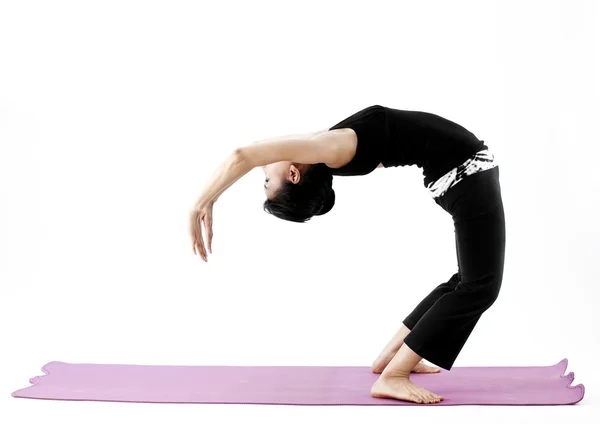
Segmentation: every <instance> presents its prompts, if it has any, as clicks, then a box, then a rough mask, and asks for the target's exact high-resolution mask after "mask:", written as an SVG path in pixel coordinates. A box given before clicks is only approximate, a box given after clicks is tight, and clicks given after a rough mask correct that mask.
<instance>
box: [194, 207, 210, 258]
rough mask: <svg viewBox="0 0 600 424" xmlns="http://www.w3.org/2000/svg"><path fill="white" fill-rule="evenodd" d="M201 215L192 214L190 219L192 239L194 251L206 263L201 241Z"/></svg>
mask: <svg viewBox="0 0 600 424" xmlns="http://www.w3.org/2000/svg"><path fill="white" fill-rule="evenodd" d="M201 220H202V215H201V214H200V213H198V212H196V213H194V215H193V217H192V233H193V234H192V238H193V244H194V249H195V251H197V252H198V254H199V255H200V257H201V258H202V259H203V260H204V262H207V259H206V250H205V249H204V241H203V240H202V223H201V222H200V221H201Z"/></svg>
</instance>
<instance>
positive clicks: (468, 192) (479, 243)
mask: <svg viewBox="0 0 600 424" xmlns="http://www.w3.org/2000/svg"><path fill="white" fill-rule="evenodd" d="M499 172H500V171H499V168H498V166H496V167H494V168H491V169H488V170H485V171H481V172H478V173H476V174H473V175H469V176H467V177H466V178H465V179H463V180H462V181H461V182H459V183H458V184H456V185H455V186H453V187H451V188H450V189H449V190H448V191H447V192H446V193H445V194H444V195H442V196H441V197H438V198H435V199H434V200H435V202H436V203H437V204H438V205H439V206H441V207H442V208H443V209H444V210H445V211H446V212H448V213H449V214H450V215H451V216H452V219H453V221H454V233H455V239H456V256H457V260H458V272H456V273H455V274H454V275H452V277H450V279H449V280H448V281H447V282H445V283H443V284H440V285H439V286H437V287H436V288H435V289H434V290H433V291H432V292H431V293H430V294H429V295H428V296H427V297H426V298H425V299H423V300H422V301H421V302H420V303H419V304H418V305H417V307H416V308H415V309H414V310H413V311H412V312H411V313H410V315H408V316H407V317H406V318H405V319H404V321H403V323H404V325H405V326H406V327H408V328H409V329H410V330H411V332H410V333H409V334H408V336H406V338H405V339H404V342H405V343H406V344H407V345H408V347H410V348H411V349H412V350H413V351H415V353H417V354H418V355H419V356H421V357H423V358H425V359H427V360H428V361H430V362H432V363H434V364H436V365H438V366H439V367H441V368H444V369H446V370H449V369H450V368H452V365H453V364H454V361H455V360H456V357H457V356H458V354H459V353H460V351H461V349H462V348H463V346H464V344H465V343H466V341H467V339H468V337H469V335H470V334H471V332H472V331H473V328H474V327H475V325H476V324H477V321H478V320H479V318H480V317H481V314H483V312H484V311H486V310H487V309H488V308H489V307H490V306H491V305H492V304H493V303H494V301H495V300H496V298H497V297H498V293H499V291H500V286H501V284H502V275H503V272H504V250H505V242H506V238H505V234H506V232H505V223H504V206H503V204H502V196H501V192H500V182H499Z"/></svg>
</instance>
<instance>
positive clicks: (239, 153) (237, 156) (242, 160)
mask: <svg viewBox="0 0 600 424" xmlns="http://www.w3.org/2000/svg"><path fill="white" fill-rule="evenodd" d="M230 162H231V164H232V165H234V166H242V165H244V164H246V163H248V157H247V152H246V150H245V149H244V148H243V147H238V148H236V149H235V150H234V151H233V152H232V153H231V155H230Z"/></svg>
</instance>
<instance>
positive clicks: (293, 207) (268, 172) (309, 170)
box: [263, 161, 335, 222]
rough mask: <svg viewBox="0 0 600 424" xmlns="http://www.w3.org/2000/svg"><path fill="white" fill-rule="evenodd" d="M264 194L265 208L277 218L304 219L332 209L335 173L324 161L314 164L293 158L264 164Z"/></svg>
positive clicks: (301, 220)
mask: <svg viewBox="0 0 600 424" xmlns="http://www.w3.org/2000/svg"><path fill="white" fill-rule="evenodd" d="M263 171H264V172H265V194H266V195H267V200H265V203H264V204H263V209H264V210H265V211H266V212H268V213H270V214H271V215H275V216H276V217H277V218H281V219H285V220H287V221H294V222H305V221H308V220H309V219H310V218H312V217H313V216H314V215H324V214H326V213H327V212H329V211H330V210H331V208H333V205H334V203H335V192H334V191H333V188H332V182H333V174H332V173H331V169H330V168H329V167H327V166H326V165H325V164H323V163H318V164H315V165H306V164H299V163H295V162H290V161H284V162H276V163H272V164H269V165H266V166H263Z"/></svg>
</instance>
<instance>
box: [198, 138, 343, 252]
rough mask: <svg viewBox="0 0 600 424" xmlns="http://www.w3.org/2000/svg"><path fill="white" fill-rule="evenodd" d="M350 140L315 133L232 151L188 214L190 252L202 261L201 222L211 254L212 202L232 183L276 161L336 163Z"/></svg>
mask: <svg viewBox="0 0 600 424" xmlns="http://www.w3.org/2000/svg"><path fill="white" fill-rule="evenodd" d="M349 140H350V141H352V138H349V137H348V132H346V131H344V130H332V131H317V132H314V133H309V134H297V135H289V136H283V137H275V138H269V139H265V140H261V141H258V142H254V143H252V144H250V145H247V146H243V147H239V148H237V149H235V150H234V151H233V152H232V153H231V154H230V155H229V156H228V157H227V159H225V161H224V162H223V163H221V165H219V167H218V168H217V169H216V171H215V172H214V173H213V175H212V177H211V178H210V180H209V181H208V183H207V184H206V186H205V187H204V190H203V191H202V193H201V194H200V196H199V198H198V200H197V201H196V204H195V205H194V209H193V210H192V211H191V215H190V235H191V236H192V249H193V251H194V254H196V253H198V254H199V255H200V256H201V257H202V259H203V260H204V261H207V252H206V249H205V247H204V238H203V234H202V232H203V231H202V223H204V228H205V231H206V238H207V245H208V251H209V252H211V253H212V248H211V244H212V237H213V231H212V209H213V204H214V203H215V202H216V200H217V199H218V198H219V196H221V194H223V192H224V191H225V190H227V189H228V188H229V187H231V185H232V184H233V183H235V182H236V181H237V180H239V179H240V178H241V177H243V176H244V175H245V174H247V173H248V172H250V171H251V170H252V169H253V168H256V167H258V166H263V165H268V164H270V163H274V162H280V161H286V160H289V161H292V162H297V163H303V164H315V163H326V164H328V165H331V164H339V163H343V161H344V160H347V156H348V152H349V150H351V149H348V148H343V147H342V146H344V145H345V146H348V142H349Z"/></svg>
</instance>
